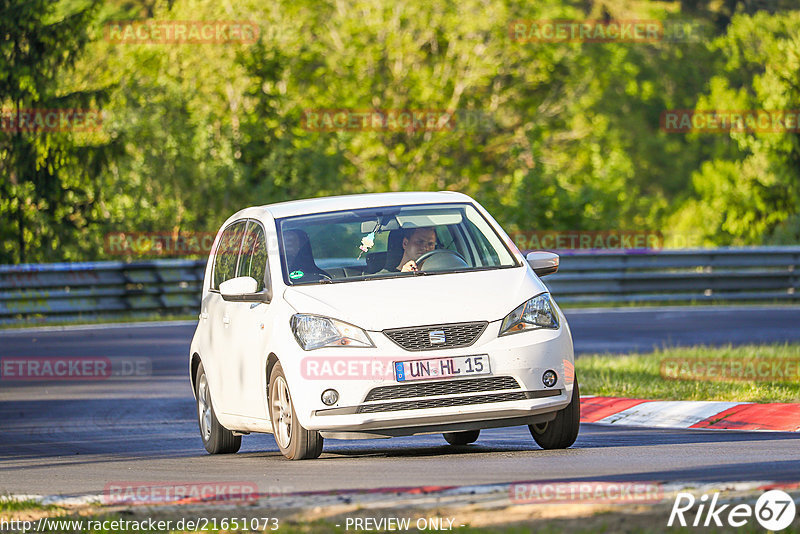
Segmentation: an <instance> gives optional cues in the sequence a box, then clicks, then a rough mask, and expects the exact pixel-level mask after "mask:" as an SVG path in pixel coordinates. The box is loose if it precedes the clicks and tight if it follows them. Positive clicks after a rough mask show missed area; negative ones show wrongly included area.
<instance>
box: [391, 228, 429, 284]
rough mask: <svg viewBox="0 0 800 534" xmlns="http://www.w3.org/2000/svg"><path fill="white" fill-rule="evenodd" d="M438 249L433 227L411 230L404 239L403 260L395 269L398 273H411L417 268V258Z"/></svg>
mask: <svg viewBox="0 0 800 534" xmlns="http://www.w3.org/2000/svg"><path fill="white" fill-rule="evenodd" d="M435 248H436V231H435V230H434V229H433V227H431V226H427V227H423V228H414V229H413V230H409V231H408V233H407V234H406V236H405V237H404V238H403V259H401V260H400V263H399V264H397V267H396V268H395V269H393V270H394V271H398V272H403V273H407V272H411V271H417V270H419V269H418V268H417V261H416V260H417V258H419V257H420V256H422V255H423V254H425V253H426V252H430V251H431V250H433V249H435Z"/></svg>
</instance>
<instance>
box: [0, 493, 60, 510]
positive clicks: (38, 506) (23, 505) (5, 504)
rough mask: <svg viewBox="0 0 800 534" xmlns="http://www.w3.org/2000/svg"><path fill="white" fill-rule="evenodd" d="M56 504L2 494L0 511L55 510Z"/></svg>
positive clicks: (0, 496)
mask: <svg viewBox="0 0 800 534" xmlns="http://www.w3.org/2000/svg"><path fill="white" fill-rule="evenodd" d="M55 508H56V507H55V506H52V505H49V504H42V503H40V502H39V501H35V500H33V499H15V498H13V497H10V496H8V495H0V513H2V512H22V511H26V510H53V509H55Z"/></svg>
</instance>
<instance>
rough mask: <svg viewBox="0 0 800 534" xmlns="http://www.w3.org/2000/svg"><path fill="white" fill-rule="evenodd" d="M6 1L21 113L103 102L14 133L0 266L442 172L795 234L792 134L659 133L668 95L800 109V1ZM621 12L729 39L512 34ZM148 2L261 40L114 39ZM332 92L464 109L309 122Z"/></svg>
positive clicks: (587, 205) (8, 104)
mask: <svg viewBox="0 0 800 534" xmlns="http://www.w3.org/2000/svg"><path fill="white" fill-rule="evenodd" d="M0 6H2V8H0V23H1V24H2V31H3V33H4V34H5V35H7V36H9V38H7V39H5V40H0V51H2V54H0V99H2V106H3V108H4V109H13V108H15V107H23V108H31V107H84V108H86V107H102V108H103V110H104V119H103V127H102V129H101V130H100V131H99V132H72V133H68V132H67V133H60V132H37V133H35V134H33V133H19V134H18V133H13V132H8V131H0V172H2V177H1V178H0V193H2V194H0V214H2V218H0V263H9V262H19V261H58V260H79V259H98V258H103V257H109V253H108V251H104V250H103V246H102V243H103V236H104V235H105V234H107V233H108V232H111V231H116V232H118V231H125V232H177V231H182V232H187V231H198V232H208V231H212V232H213V231H215V230H216V229H217V228H218V227H219V225H220V224H221V222H222V221H223V220H224V219H225V218H227V217H228V216H229V215H231V214H232V213H233V212H235V211H236V210H238V209H239V208H241V207H245V206H247V205H256V204H266V203H270V202H277V201H283V200H292V199H297V198H307V197H314V196H321V195H332V194H348V193H360V192H378V191H406V190H441V189H451V190H458V191H462V192H465V193H467V194H470V195H472V196H474V197H475V198H477V199H478V200H479V201H480V202H481V203H483V204H484V205H485V206H486V207H487V208H488V209H489V210H490V211H491V212H492V213H493V214H494V215H495V217H496V218H497V219H498V220H499V221H500V222H501V224H503V225H504V226H505V227H506V228H507V229H508V230H510V231H525V230H543V229H570V230H577V229H587V230H609V229H623V230H628V229H651V230H662V231H664V230H666V229H669V230H678V231H697V230H698V229H699V230H700V231H701V232H702V237H703V239H704V240H705V243H707V244H709V245H725V244H758V243H763V242H769V243H773V242H779V243H796V242H797V241H798V223H797V220H798V217H800V215H799V214H798V212H799V210H798V200H799V199H798V195H800V192H799V191H798V172H800V165H798V163H799V161H798V154H799V152H798V136H797V134H796V133H783V134H771V133H763V134H761V133H758V134H748V133H731V134H729V135H719V134H705V135H699V134H688V135H686V134H674V133H667V132H664V131H661V130H660V129H659V117H660V114H661V112H662V111H664V110H667V109H692V108H695V107H697V108H698V109H713V108H723V109H724V108H736V109H759V108H766V109H800V83H798V72H800V52H798V50H800V46H798V44H800V36H799V35H800V34H799V33H798V31H799V24H800V12H798V11H791V10H787V9H785V8H788V7H791V6H784V5H783V4H782V3H780V2H771V3H769V5H768V6H766V8H765V7H764V6H760V5H756V4H755V3H753V2H752V1H744V0H742V1H737V0H725V1H724V2H716V3H713V2H712V3H709V2H681V1H665V2H658V3H650V2H641V1H636V0H604V1H600V2H583V1H568V2H564V1H561V0H542V1H539V2H534V3H530V2H528V3H522V2H514V1H510V0H493V1H491V2H489V1H485V0H459V1H455V0H439V1H437V2H410V3H399V4H398V3H380V2H375V1H372V0H353V1H350V2H339V1H332V0H330V1H316V0H315V1H311V0H292V1H288V0H278V1H276V2H271V3H264V2H258V1H255V0H242V1H237V2H233V1H232V0H222V1H218V2H208V1H206V0H105V1H102V0H97V1H96V2H95V1H93V0H59V1H58V2H49V1H45V0H32V1H25V2H22V1H19V0H15V1H12V0H0ZM767 8H769V9H770V10H771V11H767V10H766V9H767ZM603 18H609V19H622V20H630V19H658V20H661V21H663V22H664V24H665V25H669V24H680V23H681V21H686V20H689V22H692V23H698V24H699V25H700V26H702V27H703V28H705V29H706V32H707V33H706V34H704V35H711V36H713V37H714V39H711V40H710V39H688V40H685V41H680V40H679V41H669V40H665V41H660V42H655V43H580V42H558V43H542V42H540V43H524V42H517V41H515V40H513V39H512V38H511V36H510V34H509V23H510V22H511V21H513V20H517V19H538V20H545V19H578V20H584V19H603ZM130 20H134V21H139V22H142V21H148V20H150V21H153V20H155V21H170V20H172V21H187V20H201V21H202V20H206V21H218V20H226V21H249V22H253V23H255V24H257V25H258V27H259V28H260V36H259V39H258V41H257V42H256V43H247V42H236V41H234V42H230V43H203V44H192V43H184V44H166V43H131V42H122V43H119V42H113V41H112V40H110V39H107V38H106V37H105V31H104V30H105V24H106V23H108V22H114V21H130ZM18 49H19V50H18ZM23 52H24V53H23ZM319 109H352V110H371V109H384V110H386V109H406V110H449V111H452V112H454V113H455V116H456V123H455V127H454V128H453V129H449V130H448V129H445V130H443V131H335V132H321V131H313V130H312V129H309V128H306V127H304V125H303V117H304V113H305V111H307V110H319Z"/></svg>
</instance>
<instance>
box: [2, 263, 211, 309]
mask: <svg viewBox="0 0 800 534" xmlns="http://www.w3.org/2000/svg"><path fill="white" fill-rule="evenodd" d="M205 263H206V262H205V260H201V261H196V260H154V261H146V262H135V263H124V262H120V261H103V262H87V263H54V264H24V265H0V324H8V323H18V322H47V321H71V320H80V319H91V318H95V317H137V316H145V315H155V314H164V313H173V314H184V313H196V312H197V310H198V309H199V307H200V291H201V288H202V284H203V275H204V274H205V273H204V271H205Z"/></svg>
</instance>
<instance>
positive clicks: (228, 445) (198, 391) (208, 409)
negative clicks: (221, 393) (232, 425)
mask: <svg viewBox="0 0 800 534" xmlns="http://www.w3.org/2000/svg"><path fill="white" fill-rule="evenodd" d="M195 378H196V379H195V381H194V383H195V396H196V398H197V424H198V426H199V427H200V439H202V440H203V445H204V446H205V448H206V450H207V451H208V453H209V454H233V453H235V452H237V451H238V450H239V448H240V447H241V446H242V436H234V435H233V432H231V431H230V430H228V429H227V428H225V427H224V426H222V425H221V424H220V423H219V421H218V420H217V415H216V414H215V413H214V406H213V404H212V403H211V393H210V390H209V388H208V380H207V379H206V372H205V370H204V369H203V364H202V363H201V364H200V365H199V366H198V367H197V375H196V377H195Z"/></svg>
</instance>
